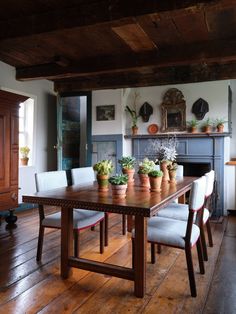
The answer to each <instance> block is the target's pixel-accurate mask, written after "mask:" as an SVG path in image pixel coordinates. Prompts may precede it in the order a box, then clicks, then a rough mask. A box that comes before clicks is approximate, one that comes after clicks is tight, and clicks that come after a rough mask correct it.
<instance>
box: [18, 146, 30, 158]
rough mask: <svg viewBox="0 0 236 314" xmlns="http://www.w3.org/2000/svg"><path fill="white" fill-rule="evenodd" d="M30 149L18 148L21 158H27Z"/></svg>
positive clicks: (26, 147) (25, 147)
mask: <svg viewBox="0 0 236 314" xmlns="http://www.w3.org/2000/svg"><path fill="white" fill-rule="evenodd" d="M29 152H30V149H29V147H28V146H22V147H20V154H21V157H22V158H28V155H29Z"/></svg>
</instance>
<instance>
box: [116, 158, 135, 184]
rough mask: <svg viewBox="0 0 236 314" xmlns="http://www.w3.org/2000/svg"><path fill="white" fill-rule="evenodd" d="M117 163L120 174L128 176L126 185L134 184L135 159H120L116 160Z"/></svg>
mask: <svg viewBox="0 0 236 314" xmlns="http://www.w3.org/2000/svg"><path fill="white" fill-rule="evenodd" d="M118 163H119V164H120V165H121V169H122V172H123V173H124V174H127V175H128V177H129V179H128V183H132V182H134V172H135V169H134V166H135V163H136V158H135V157H132V156H127V157H122V158H121V159H119V160H118Z"/></svg>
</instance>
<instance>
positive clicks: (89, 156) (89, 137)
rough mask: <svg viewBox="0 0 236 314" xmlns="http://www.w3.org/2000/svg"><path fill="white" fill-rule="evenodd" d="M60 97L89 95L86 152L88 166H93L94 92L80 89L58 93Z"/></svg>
mask: <svg viewBox="0 0 236 314" xmlns="http://www.w3.org/2000/svg"><path fill="white" fill-rule="evenodd" d="M58 96H59V97H60V98H62V97H73V96H75V97H76V96H77V97H81V96H86V97H87V126H86V133H87V154H86V166H87V167H89V166H91V163H92V92H90V91H86V92H83V91H79V92H64V93H60V94H59V95H58Z"/></svg>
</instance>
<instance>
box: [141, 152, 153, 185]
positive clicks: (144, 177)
mask: <svg viewBox="0 0 236 314" xmlns="http://www.w3.org/2000/svg"><path fill="white" fill-rule="evenodd" d="M155 166H156V164H155V162H154V161H153V160H149V159H148V158H147V157H146V158H144V159H143V161H141V162H140V163H139V170H138V175H139V180H140V184H141V186H143V187H149V186H150V183H149V177H148V174H149V172H151V171H152V170H154V168H155Z"/></svg>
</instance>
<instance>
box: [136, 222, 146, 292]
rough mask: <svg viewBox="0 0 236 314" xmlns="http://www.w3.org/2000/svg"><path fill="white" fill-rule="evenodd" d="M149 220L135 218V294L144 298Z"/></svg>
mask: <svg viewBox="0 0 236 314" xmlns="http://www.w3.org/2000/svg"><path fill="white" fill-rule="evenodd" d="M146 238H147V220H146V218H145V217H142V216H135V239H134V294H135V296H136V297H138V298H143V297H144V295H145V290H146V259H147V257H146V256H147V251H146V247H147V239H146Z"/></svg>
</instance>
